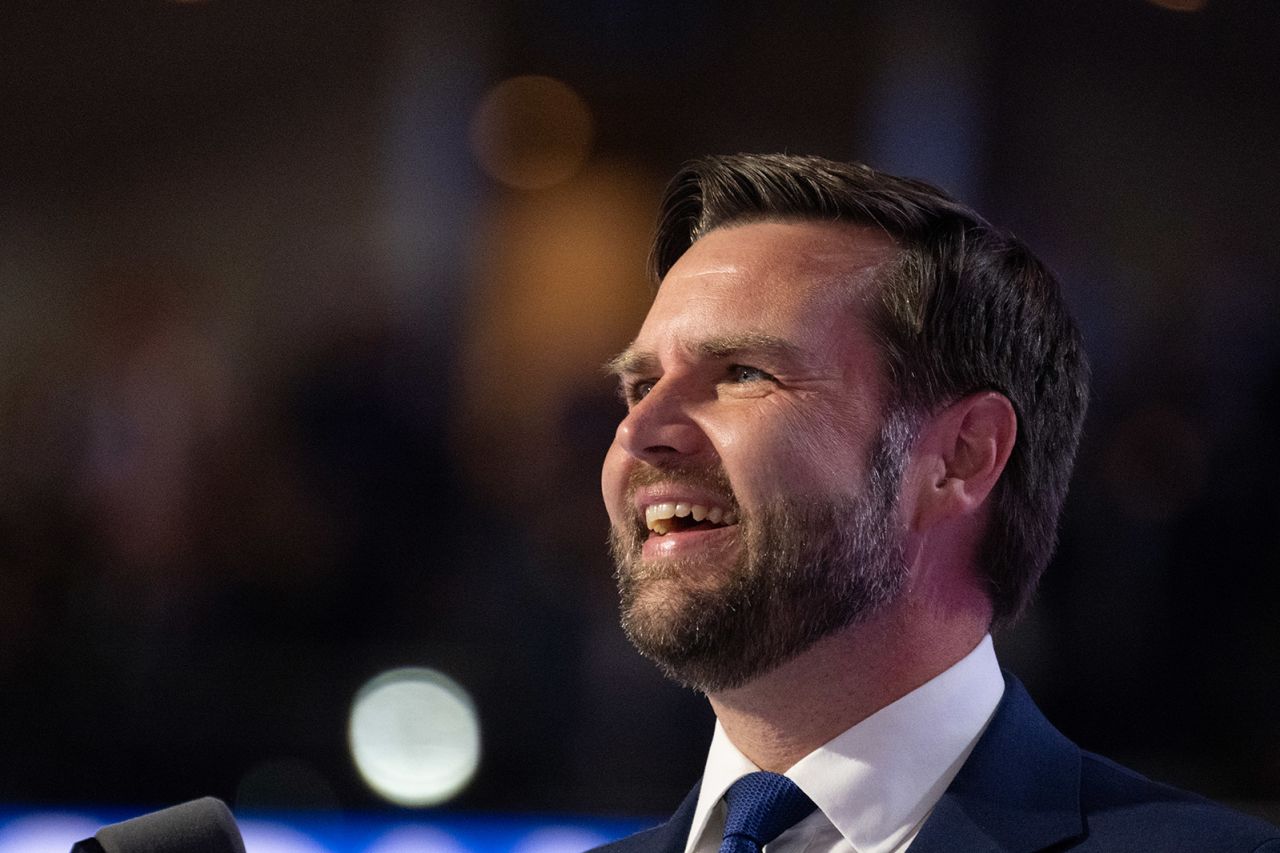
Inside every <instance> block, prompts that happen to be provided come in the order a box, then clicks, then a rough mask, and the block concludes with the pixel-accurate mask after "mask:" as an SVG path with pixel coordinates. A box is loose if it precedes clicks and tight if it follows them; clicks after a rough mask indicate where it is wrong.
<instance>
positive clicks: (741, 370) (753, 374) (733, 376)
mask: <svg viewBox="0 0 1280 853" xmlns="http://www.w3.org/2000/svg"><path fill="white" fill-rule="evenodd" d="M729 379H730V381H732V382H768V381H770V380H772V379H773V377H772V376H770V375H769V374H768V373H765V372H764V371H763V370H761V369H760V368H758V367H749V366H747V365H745V364H735V365H732V366H730V368H729Z"/></svg>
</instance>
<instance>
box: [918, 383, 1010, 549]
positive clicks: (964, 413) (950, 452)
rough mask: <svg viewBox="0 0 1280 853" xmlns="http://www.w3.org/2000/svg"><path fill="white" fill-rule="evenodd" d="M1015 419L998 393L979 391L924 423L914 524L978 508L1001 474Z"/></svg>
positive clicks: (923, 524) (927, 523)
mask: <svg viewBox="0 0 1280 853" xmlns="http://www.w3.org/2000/svg"><path fill="white" fill-rule="evenodd" d="M1017 431H1018V418H1017V415H1016V414H1015V413H1014V410H1013V405H1012V404H1011V403H1010V402H1009V400H1008V398H1007V397H1005V396H1004V395H1003V394H999V393H996V392H994V391H982V392H979V393H976V394H970V395H969V396H967V397H964V398H962V399H960V400H957V401H956V402H954V403H952V404H951V405H950V406H948V407H947V408H946V409H944V410H942V411H941V412H939V413H938V414H937V415H935V416H934V417H933V418H932V419H930V421H929V422H928V423H927V424H926V425H925V435H924V436H923V438H924V439H925V440H924V441H923V442H922V443H921V448H920V449H921V450H922V451H923V453H922V455H921V457H920V458H919V462H920V463H922V464H924V465H925V470H923V471H922V472H921V473H922V474H923V475H924V476H923V477H922V478H921V479H922V480H924V482H925V488H924V489H922V490H920V492H919V494H918V504H917V507H916V512H915V514H914V515H915V524H916V527H917V528H918V529H925V528H927V527H931V526H933V525H934V524H936V523H938V522H940V521H942V520H944V519H947V518H954V517H957V516H964V515H973V514H975V513H977V512H978V511H980V510H981V508H982V507H983V505H984V504H985V503H986V500H987V497H988V496H989V495H990V494H991V492H992V490H993V489H994V488H995V485H996V483H997V482H999V480H1000V475H1001V474H1002V473H1004V469H1005V466H1006V465H1007V464H1008V462H1009V456H1010V455H1011V454H1012V453H1013V446H1014V442H1015V441H1016V439H1017Z"/></svg>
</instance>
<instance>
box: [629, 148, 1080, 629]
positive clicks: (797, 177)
mask: <svg viewBox="0 0 1280 853" xmlns="http://www.w3.org/2000/svg"><path fill="white" fill-rule="evenodd" d="M766 220H768V221H778V220H782V221H786V220H801V221H804V220H813V221H822V222H831V221H836V222H848V223H851V224H857V225H869V226H873V227H878V228H880V229H882V230H883V231H884V232H885V233H886V234H888V235H889V236H890V237H891V238H892V239H893V240H894V242H895V243H896V244H897V245H898V246H899V247H900V248H901V250H902V251H901V254H900V255H899V257H898V259H897V261H896V263H890V264H887V265H886V267H885V268H884V269H883V270H882V272H881V274H880V287H879V288H878V292H877V294H876V299H875V306H874V308H873V309H872V314H871V317H870V324H871V332H872V333H873V334H874V335H875V336H876V338H877V340H878V341H879V343H880V345H881V349H882V352H883V355H884V369H885V373H886V376H887V378H888V381H889V385H890V388H891V391H892V394H893V395H894V396H893V399H892V400H891V401H890V403H889V405H891V406H897V407H899V408H901V409H902V410H904V411H905V412H907V413H908V414H909V415H911V416H912V417H913V418H919V417H922V416H924V415H926V414H928V413H930V412H934V411H937V410H939V409H941V408H943V407H945V406H947V405H949V404H950V403H951V402H953V401H955V400H957V399H959V398H960V397H963V396H965V395H967V394H970V393H974V392H977V391H982V390H993V391H998V392H999V393H1001V394H1003V395H1004V396H1005V397H1007V398H1008V399H1009V401H1010V402H1011V403H1012V404H1013V407H1014V410H1015V411H1016V412H1017V415H1018V437H1017V441H1016V443H1015V446H1014V449H1013V454H1012V456H1011V457H1010V459H1009V463H1008V465H1007V467H1006V468H1005V471H1004V473H1003V475H1002V476H1001V478H1000V482H999V483H998V484H997V486H996V490H995V492H994V495H993V504H992V513H991V519H990V523H989V527H988V529H987V533H986V537H985V540H984V542H983V548H982V554H981V557H980V559H981V561H982V565H983V568H984V570H985V572H986V576H987V582H988V588H989V592H990V596H991V601H992V605H993V609H994V619H995V621H996V622H998V623H1003V622H1007V621H1009V620H1011V619H1013V618H1014V617H1016V616H1017V615H1018V614H1019V613H1021V612H1022V611H1023V610H1024V609H1025V607H1026V605H1027V603H1028V602H1029V601H1030V599H1031V597H1032V595H1033V593H1034V592H1035V588H1036V584H1037V583H1038V581H1039V579H1040V574H1041V573H1042V572H1043V571H1044V568H1045V566H1046V564H1047V563H1048V562H1049V558H1050V557H1051V556H1052V555H1053V550H1054V547H1055V545H1056V541H1057V525H1058V516H1059V514H1060V512H1061V509H1062V503H1063V500H1064V499H1065V498H1066V494H1067V484H1068V481H1069V480H1070V478H1071V469H1072V465H1073V463H1074V460H1075V453H1076V447H1077V445H1078V443H1079V438H1080V428H1081V424H1082V423H1083V421H1084V414H1085V409H1086V407H1087V405H1088V397H1089V365H1088V360H1087V359H1086V357H1085V354H1084V349H1083V347H1082V345H1081V340H1080V333H1079V331H1078V330H1077V328H1076V326H1075V323H1074V322H1073V320H1072V319H1071V315H1070V313H1069V312H1068V310H1067V307H1066V304H1065V303H1064V301H1063V299H1062V294H1061V292H1060V288H1059V285H1058V281H1057V279H1056V278H1055V277H1054V275H1053V273H1052V272H1050V271H1049V269H1048V268H1047V267H1046V266H1045V265H1044V264H1043V263H1041V261H1040V260H1039V259H1038V258H1037V257H1036V256H1035V255H1033V254H1032V253H1031V251H1030V250H1029V249H1027V247H1026V246H1025V245H1023V243H1022V242H1021V241H1020V240H1018V239H1017V238H1016V237H1014V236H1013V235H1012V234H1009V233H1008V232H1006V231H1003V230H1001V229H999V228H995V227H993V226H992V225H990V224H989V223H988V222H987V221H986V220H985V219H983V218H982V217H981V216H979V215H978V214H977V213H976V212H974V211H973V210H971V209H970V208H968V207H966V206H965V205H963V204H961V203H960V202H958V201H956V200H955V199H953V198H951V197H950V196H948V195H947V194H946V193H944V192H943V191H942V190H939V189H938V188H936V187H934V186H931V185H929V184H927V183H924V182H923V181H917V180H912V179H909V178H900V177H896V176H894V175H889V174H885V173H883V172H877V171H876V170H874V169H871V168H869V167H868V166H864V165H862V164H858V163H837V162H833V161H830V160H824V159H822V158H819V157H799V156H791V155H785V154H770V155H757V154H739V155H734V156H720V157H705V158H702V159H698V160H694V161H692V162H690V163H688V164H686V165H685V166H684V168H682V169H681V170H680V172H679V173H678V174H677V175H676V176H675V178H674V179H673V180H672V181H671V183H670V185H669V186H668V187H667V192H666V195H665V197H664V198H663V202H662V208H661V216H660V219H659V224H658V232H657V235H656V236H655V238H654V244H653V251H652V253H651V255H650V269H651V271H652V273H653V274H654V277H655V280H657V281H661V279H662V278H663V276H665V275H666V273H667V271H668V270H669V269H671V266H672V265H673V264H674V263H675V262H676V260H677V259H678V258H679V257H680V256H681V255H682V254H684V252H685V250H687V249H688V248H689V246H691V245H692V244H693V242H694V241H695V240H697V239H698V238H699V237H701V236H703V235H704V234H706V233H707V232H709V231H711V230H713V229H715V228H719V227H722V226H726V225H736V224H744V223H747V222H752V221H766Z"/></svg>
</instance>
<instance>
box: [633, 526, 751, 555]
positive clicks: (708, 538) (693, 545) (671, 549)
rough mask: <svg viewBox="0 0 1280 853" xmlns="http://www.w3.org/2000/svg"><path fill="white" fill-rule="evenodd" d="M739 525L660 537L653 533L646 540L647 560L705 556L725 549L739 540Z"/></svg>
mask: <svg viewBox="0 0 1280 853" xmlns="http://www.w3.org/2000/svg"><path fill="white" fill-rule="evenodd" d="M737 532H738V525H736V524H730V525H728V526H726V527H717V528H715V529H714V530H686V531H681V532H674V533H668V534H666V535H664V536H659V535H657V534H656V533H651V534H650V535H649V538H648V539H646V540H644V558H645V559H646V560H660V559H673V558H678V557H693V556H705V555H706V554H707V552H708V551H711V550H716V549H723V548H725V547H726V546H727V545H730V544H731V543H733V542H735V541H736V540H737Z"/></svg>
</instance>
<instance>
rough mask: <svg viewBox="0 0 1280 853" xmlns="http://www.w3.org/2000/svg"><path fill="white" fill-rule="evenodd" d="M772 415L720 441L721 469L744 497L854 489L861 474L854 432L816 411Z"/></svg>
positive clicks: (784, 412) (849, 490)
mask: <svg viewBox="0 0 1280 853" xmlns="http://www.w3.org/2000/svg"><path fill="white" fill-rule="evenodd" d="M774 414H775V415H777V416H776V417H774V418H770V419H768V420H767V421H761V422H758V423H757V424H755V425H754V427H753V428H752V429H749V430H742V431H738V432H735V433H734V434H733V435H732V436H728V437H726V441H727V444H726V445H724V447H725V450H724V453H723V457H724V459H725V467H726V468H727V469H729V471H728V473H729V476H730V479H731V480H732V481H734V482H735V484H740V488H741V489H742V491H743V493H744V494H747V493H749V494H753V495H764V496H767V495H770V494H773V493H776V492H778V491H780V490H781V491H785V492H787V493H790V494H804V493H809V492H812V493H819V494H826V493H831V492H846V491H847V492H852V491H856V490H857V488H858V484H859V483H860V482H861V480H862V479H863V476H862V466H861V457H860V449H859V448H860V445H859V443H858V439H857V435H856V434H854V433H852V432H851V431H850V430H849V429H847V428H845V427H844V426H842V425H841V424H840V423H839V422H838V419H835V418H833V417H831V416H830V415H828V414H826V413H822V412H814V411H813V410H806V411H803V412H802V411H799V410H798V409H789V410H785V411H779V412H775V413H774ZM730 459H732V462H730Z"/></svg>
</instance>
